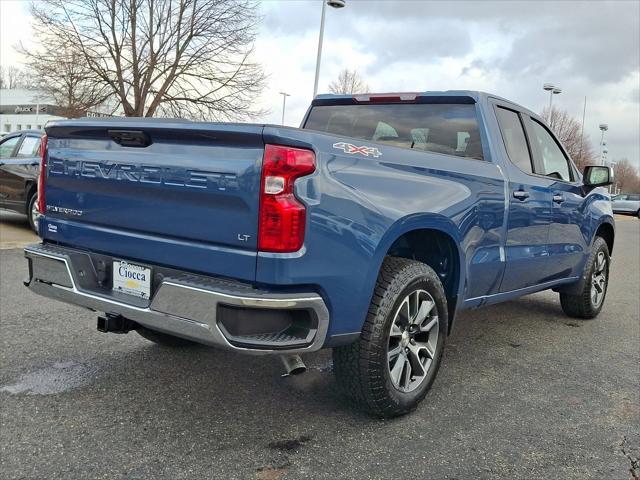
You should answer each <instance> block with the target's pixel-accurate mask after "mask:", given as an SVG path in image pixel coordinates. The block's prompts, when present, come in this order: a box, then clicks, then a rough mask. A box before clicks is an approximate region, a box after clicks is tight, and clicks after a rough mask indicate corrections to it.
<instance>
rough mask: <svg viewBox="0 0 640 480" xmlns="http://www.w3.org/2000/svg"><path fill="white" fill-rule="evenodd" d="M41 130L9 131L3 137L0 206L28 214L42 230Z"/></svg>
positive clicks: (0, 164)
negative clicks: (40, 202) (39, 180)
mask: <svg viewBox="0 0 640 480" xmlns="http://www.w3.org/2000/svg"><path fill="white" fill-rule="evenodd" d="M41 137H42V132H40V131H39V130H22V131H19V132H12V133H9V134H7V135H5V136H3V137H2V139H0V208H4V209H7V210H12V211H14V212H18V213H22V214H24V215H27V216H28V218H29V225H31V228H32V229H33V230H34V231H35V232H36V233H37V231H38V217H39V214H38V208H37V207H38V202H37V199H38V172H39V171H40V139H41Z"/></svg>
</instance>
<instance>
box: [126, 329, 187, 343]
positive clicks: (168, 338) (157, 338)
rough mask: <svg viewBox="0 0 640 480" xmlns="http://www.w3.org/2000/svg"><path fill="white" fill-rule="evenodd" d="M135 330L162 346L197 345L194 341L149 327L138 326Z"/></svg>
mask: <svg viewBox="0 0 640 480" xmlns="http://www.w3.org/2000/svg"><path fill="white" fill-rule="evenodd" d="M136 332H138V334H139V335H140V336H142V337H144V338H146V339H147V340H149V341H151V342H153V343H157V344H158V345H162V346H164V347H188V346H191V345H197V344H196V342H192V341H191V340H186V339H184V338H180V337H174V336H173V335H167V334H166V333H161V332H158V331H156V330H151V329H149V328H144V327H138V328H137V329H136Z"/></svg>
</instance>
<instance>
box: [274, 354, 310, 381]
mask: <svg viewBox="0 0 640 480" xmlns="http://www.w3.org/2000/svg"><path fill="white" fill-rule="evenodd" d="M280 360H282V363H283V364H284V370H285V373H284V375H282V376H283V377H288V376H289V375H299V374H301V373H304V372H306V371H307V366H306V365H305V364H304V362H303V361H302V358H300V355H280Z"/></svg>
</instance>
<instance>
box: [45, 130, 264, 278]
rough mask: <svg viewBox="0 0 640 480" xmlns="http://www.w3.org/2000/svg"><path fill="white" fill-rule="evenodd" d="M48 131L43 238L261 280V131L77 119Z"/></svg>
mask: <svg viewBox="0 0 640 480" xmlns="http://www.w3.org/2000/svg"><path fill="white" fill-rule="evenodd" d="M46 132H47V135H48V160H47V166H46V188H45V203H46V209H47V211H46V217H45V221H44V222H42V223H43V227H42V228H41V231H40V233H41V235H42V236H43V237H44V238H46V239H49V240H53V241H57V242H60V243H67V244H72V245H73V246H75V247H85V248H91V249H95V250H101V251H105V253H111V254H117V255H122V256H125V255H127V254H128V255H130V256H133V257H134V258H135V259H137V260H139V261H142V262H150V263H151V262H153V263H161V264H164V265H168V266H171V267H175V268H184V269H188V270H198V271H202V272H205V273H213V274H221V275H228V276H234V277H236V278H245V279H253V278H255V256H256V251H257V228H258V213H259V212H258V211H259V189H260V172H261V165H262V156H263V150H264V145H263V141H262V126H260V125H232V124H224V125H221V124H207V123H197V124H196V123H191V122H179V121H174V122H168V121H157V120H155V121H149V120H142V119H140V120H135V121H122V120H106V121H105V120H97V121H96V120H94V121H87V120H79V121H64V122H56V123H53V124H51V125H50V126H48V127H47V128H46ZM129 240H131V241H129ZM129 244H134V245H129ZM181 246H183V247H185V248H184V252H182V253H181V248H180V247H181ZM198 252H200V253H198ZM233 253H236V254H237V255H235V256H234V255H231V254H233ZM234 257H237V259H236V258H234Z"/></svg>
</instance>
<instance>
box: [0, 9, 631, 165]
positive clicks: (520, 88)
mask: <svg viewBox="0 0 640 480" xmlns="http://www.w3.org/2000/svg"><path fill="white" fill-rule="evenodd" d="M321 5H322V4H321V1H320V0H265V1H263V3H262V4H261V14H262V16H263V22H262V26H261V28H260V32H259V36H258V40H257V44H256V59H257V60H258V61H260V62H261V63H262V64H263V66H264V68H265V71H266V73H267V74H268V75H269V80H268V85H267V88H266V89H265V91H264V94H263V96H262V98H261V100H260V101H261V103H262V104H263V105H264V106H265V107H267V108H270V109H271V113H270V114H269V115H267V116H266V117H265V118H263V119H261V120H263V121H268V122H273V123H279V122H280V116H281V101H282V97H281V96H280V95H279V94H278V92H281V91H286V92H287V93H290V94H291V97H289V98H288V100H287V115H286V120H285V123H286V124H288V125H293V126H297V125H298V124H299V122H300V120H301V118H302V116H303V114H304V112H305V110H306V108H307V105H308V103H309V101H310V100H311V96H312V93H313V75H314V69H315V60H316V49H317V43H318V31H319V26H320V11H321ZM26 7H27V4H26V2H20V1H7V0H0V21H1V30H2V33H1V35H2V37H1V42H0V62H1V63H2V64H3V65H8V64H11V63H16V62H19V61H20V59H19V57H17V55H16V54H15V52H13V51H12V48H11V45H13V44H15V43H16V41H18V40H21V39H24V40H26V39H28V37H29V28H28V25H29V17H28V13H27V11H26ZM639 29H640V1H638V0H624V1H617V2H605V1H596V0H593V1H584V2H578V1H550V0H548V1H498V2H488V1H487V2H484V1H472V2H463V1H451V2H445V1H437V2H425V1H420V0H407V1H384V0H347V6H346V8H343V9H339V10H337V9H333V8H327V18H326V29H325V42H324V50H323V57H322V68H321V73H320V88H319V91H320V93H322V92H326V91H327V90H328V89H327V86H328V84H329V82H330V81H331V80H333V79H334V78H335V77H336V76H337V75H338V73H339V71H340V70H341V69H342V68H345V67H346V68H350V69H357V70H358V71H359V72H360V73H361V74H362V75H363V76H364V77H365V79H366V81H367V83H368V84H369V86H370V87H371V90H372V91H377V92H383V91H424V90H449V89H471V90H484V91H488V92H492V93H495V94H498V95H500V96H503V97H506V98H508V99H510V100H513V101H515V102H518V103H520V104H522V105H524V106H526V107H528V108H530V109H532V110H534V111H537V112H539V111H541V110H542V108H543V107H544V106H545V105H546V104H547V103H548V101H549V97H548V94H547V92H545V91H543V90H542V84H543V83H546V82H551V83H554V84H556V85H558V86H560V87H561V88H562V90H563V93H562V94H560V95H556V96H554V99H553V101H554V105H557V106H559V107H561V108H563V109H565V110H567V111H568V112H570V113H571V114H573V115H574V116H576V117H577V118H578V119H581V118H582V108H583V102H584V97H585V95H586V96H587V114H586V122H585V133H587V134H588V135H590V137H591V140H592V142H593V143H594V145H595V147H596V149H597V148H598V142H599V140H600V131H599V129H598V125H599V124H600V123H608V124H609V131H608V132H607V134H606V135H607V139H608V149H609V158H611V159H618V158H622V157H627V158H629V159H630V160H632V161H634V162H636V164H638V163H637V162H638V159H639V158H640V145H639V144H640V137H639V135H640V134H639V131H640V30H639Z"/></svg>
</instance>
